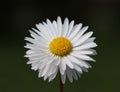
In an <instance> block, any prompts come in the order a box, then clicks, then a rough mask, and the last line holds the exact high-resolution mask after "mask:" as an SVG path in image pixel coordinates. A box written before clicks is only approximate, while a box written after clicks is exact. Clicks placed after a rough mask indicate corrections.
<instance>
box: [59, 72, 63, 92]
mask: <svg viewBox="0 0 120 92" xmlns="http://www.w3.org/2000/svg"><path fill="white" fill-rule="evenodd" d="M59 92H63V83H62V80H61V76H60V72H59Z"/></svg>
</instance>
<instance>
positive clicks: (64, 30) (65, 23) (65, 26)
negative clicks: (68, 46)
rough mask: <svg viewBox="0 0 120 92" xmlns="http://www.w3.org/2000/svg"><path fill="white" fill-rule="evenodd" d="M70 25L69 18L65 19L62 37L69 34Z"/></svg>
mask: <svg viewBox="0 0 120 92" xmlns="http://www.w3.org/2000/svg"><path fill="white" fill-rule="evenodd" d="M68 25H69V20H68V18H65V20H64V24H63V30H62V31H63V34H62V36H63V37H66V34H67V32H68Z"/></svg>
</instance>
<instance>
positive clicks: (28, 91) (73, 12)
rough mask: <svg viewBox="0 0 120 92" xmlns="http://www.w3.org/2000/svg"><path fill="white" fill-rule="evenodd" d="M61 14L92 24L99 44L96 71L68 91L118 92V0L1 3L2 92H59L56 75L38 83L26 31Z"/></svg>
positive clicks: (70, 85)
mask: <svg viewBox="0 0 120 92" xmlns="http://www.w3.org/2000/svg"><path fill="white" fill-rule="evenodd" d="M57 16H61V17H62V19H64V18H65V17H68V18H69V19H70V20H75V22H76V23H79V22H82V23H83V24H84V26H86V25H89V30H92V31H94V36H96V38H97V39H96V43H97V44H98V47H97V48H96V50H97V52H98V55H97V56H94V58H95V59H96V61H97V62H96V63H90V64H91V65H92V66H93V68H92V69H89V72H88V73H83V75H82V77H81V78H80V79H79V80H78V81H74V82H73V83H69V82H68V81H67V82H66V84H65V85H64V92H120V2H119V0H89V1H87V0H83V1H82V0H73V1H72V0H69V1H65V0H64V1H57V0H56V1H52V0H48V1H47V0H38V1H36V0H33V1H32V0H8V1H5V0H4V1H1V2H0V23H1V27H0V92H48V91H49V92H58V77H56V79H55V80H54V81H53V82H51V83H48V82H47V81H43V79H42V78H41V79H39V78H38V72H35V71H32V70H31V69H30V68H31V67H30V65H27V64H26V62H27V59H26V58H24V57H23V56H24V54H25V51H26V50H25V49H24V47H23V46H24V45H25V41H24V37H25V36H29V32H28V30H29V29H31V28H32V27H34V26H35V24H36V23H39V22H42V21H45V19H46V18H49V19H50V20H55V19H56V18H57Z"/></svg>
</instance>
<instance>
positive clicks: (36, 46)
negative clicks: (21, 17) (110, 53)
mask: <svg viewBox="0 0 120 92" xmlns="http://www.w3.org/2000/svg"><path fill="white" fill-rule="evenodd" d="M87 29H88V26H85V27H82V23H80V24H74V21H71V22H69V20H68V18H65V20H64V22H63V23H62V21H61V18H60V17H58V18H57V20H56V21H55V20H54V21H52V22H51V21H50V20H49V19H47V20H46V22H43V23H39V24H36V29H35V28H32V30H30V35H31V37H26V38H25V40H26V41H27V43H26V46H25V48H27V49H28V51H26V55H25V57H27V58H28V59H29V61H28V62H27V64H31V68H32V69H33V70H37V71H38V72H39V74H38V76H39V77H43V78H44V80H46V79H48V81H52V80H53V79H54V78H55V77H56V75H57V73H58V72H59V73H60V76H61V81H62V83H63V84H64V83H65V80H66V77H67V78H68V79H69V81H70V82H73V79H75V80H77V79H78V78H79V77H80V76H81V74H82V73H83V71H87V70H88V68H91V65H90V64H89V63H88V61H95V60H94V59H92V58H91V57H90V56H89V55H95V54H96V51H95V50H93V49H92V48H94V47H96V46H97V45H96V43H95V42H94V40H95V37H91V36H92V34H93V32H92V31H90V32H87V33H86V31H87Z"/></svg>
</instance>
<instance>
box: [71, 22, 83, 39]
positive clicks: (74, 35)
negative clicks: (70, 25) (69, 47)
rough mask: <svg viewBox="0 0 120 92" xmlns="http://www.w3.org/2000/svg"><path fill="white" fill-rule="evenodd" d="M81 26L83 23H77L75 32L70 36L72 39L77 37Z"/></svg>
mask: <svg viewBox="0 0 120 92" xmlns="http://www.w3.org/2000/svg"><path fill="white" fill-rule="evenodd" d="M81 27H82V24H81V23H80V24H78V25H76V26H75V27H74V29H73V32H72V33H71V35H70V36H69V39H70V40H72V39H73V38H74V37H76V35H77V34H78V32H79V31H80V29H81Z"/></svg>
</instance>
